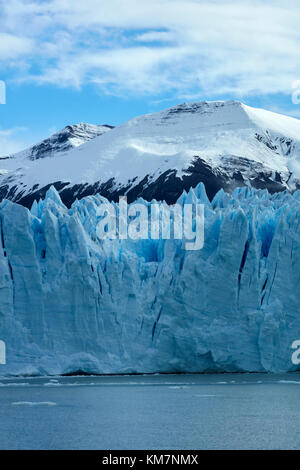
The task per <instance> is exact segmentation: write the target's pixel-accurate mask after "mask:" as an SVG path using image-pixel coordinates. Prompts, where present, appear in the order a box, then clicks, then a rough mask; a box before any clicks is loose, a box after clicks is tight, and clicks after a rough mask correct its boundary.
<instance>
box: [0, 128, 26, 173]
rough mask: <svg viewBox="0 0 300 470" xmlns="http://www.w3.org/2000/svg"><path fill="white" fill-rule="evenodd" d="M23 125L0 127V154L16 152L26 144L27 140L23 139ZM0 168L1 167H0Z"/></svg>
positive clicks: (5, 154)
mask: <svg viewBox="0 0 300 470" xmlns="http://www.w3.org/2000/svg"><path fill="white" fill-rule="evenodd" d="M26 130H27V129H25V128H23V127H14V128H12V129H3V128H0V155H1V157H3V156H7V155H9V154H11V153H15V152H18V151H20V150H22V149H24V148H25V147H27V146H28V142H26V140H24V139H23V137H24V134H23V133H24V131H26ZM0 161H1V160H0ZM0 170H1V167H0Z"/></svg>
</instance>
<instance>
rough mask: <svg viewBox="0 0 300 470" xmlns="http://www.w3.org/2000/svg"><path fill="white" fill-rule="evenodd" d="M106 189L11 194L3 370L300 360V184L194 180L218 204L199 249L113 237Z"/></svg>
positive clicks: (0, 288) (1, 298)
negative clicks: (63, 194)
mask: <svg viewBox="0 0 300 470" xmlns="http://www.w3.org/2000/svg"><path fill="white" fill-rule="evenodd" d="M106 202H107V200H106V199H105V198H104V197H102V196H100V195H94V196H88V197H85V198H83V199H81V200H76V201H75V202H74V203H73V204H72V206H71V208H67V207H66V206H65V205H64V204H63V203H62V201H61V198H60V196H59V193H58V192H57V191H56V189H55V188H54V187H53V186H52V187H51V188H50V189H49V190H48V192H47V194H46V197H45V199H44V200H40V201H39V202H36V201H35V202H34V204H33V206H32V208H31V210H28V209H27V208H26V207H23V206H21V205H19V204H16V203H14V202H11V201H9V200H3V201H2V202H1V204H0V222H1V244H0V340H2V341H5V344H6V353H7V360H6V364H1V365H0V375H42V374H49V375H52V374H53V375H54V374H72V373H79V372H80V373H90V374H121V373H122V374H127V373H128V374H129V373H158V372H159V373H178V372H191V373H192V372H242V371H245V372H247V371H255V372H265V371H268V372H283V371H295V370H297V366H295V365H294V364H293V363H292V361H291V356H292V353H293V351H292V349H291V345H292V343H293V342H294V341H295V340H298V339H300V314H299V306H300V289H299V286H300V232H299V222H300V191H296V192H294V193H293V194H291V193H289V192H288V191H284V192H281V193H275V194H272V195H271V194H269V192H268V191H267V190H258V189H254V188H248V187H243V188H237V189H235V190H234V191H233V193H232V194H228V193H226V192H224V190H222V189H221V190H220V191H219V192H218V193H217V194H216V195H215V197H214V198H213V200H212V201H211V202H210V201H209V199H208V198H207V196H206V192H205V187H204V185H203V184H202V183H200V184H199V185H198V186H196V187H195V188H191V189H190V190H189V192H188V193H187V192H184V193H183V194H182V195H181V196H180V198H179V200H178V203H179V204H185V203H192V202H197V203H201V204H204V205H205V243H204V247H203V249H201V250H198V251H186V250H185V249H184V248H183V241H181V240H172V239H171V240H162V239H160V240H151V239H149V240H129V239H127V240H119V239H116V240H100V239H99V238H98V237H97V232H96V226H97V221H98V215H97V210H98V208H99V206H100V205H101V204H103V203H106ZM139 202H141V203H143V204H146V205H149V204H152V203H153V201H152V202H147V201H143V200H139ZM155 202H156V201H155ZM113 204H115V206H116V207H117V206H118V204H117V203H113ZM298 370H299V366H298Z"/></svg>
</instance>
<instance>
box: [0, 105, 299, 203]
mask: <svg viewBox="0 0 300 470" xmlns="http://www.w3.org/2000/svg"><path fill="white" fill-rule="evenodd" d="M107 131H108V132H107ZM97 134H98V135H97ZM0 163H1V176H0V198H8V199H11V200H13V201H15V202H19V203H21V204H23V205H25V206H27V207H30V206H31V204H32V202H33V200H34V199H39V198H40V197H44V196H45V194H46V191H47V189H48V188H49V187H50V186H51V185H54V186H55V187H56V189H57V190H58V191H59V193H60V196H61V198H62V200H63V202H64V203H65V204H66V205H67V206H68V207H70V205H71V204H72V202H73V201H74V200H75V199H76V198H81V197H83V196H87V195H91V194H97V193H100V194H101V195H103V196H105V197H107V198H108V199H109V200H114V201H116V200H118V197H119V195H124V194H126V195H127V196H128V200H129V202H131V201H134V200H135V199H137V198H138V197H143V198H144V199H145V200H148V201H150V200H152V199H153V198H155V199H157V200H165V201H167V202H168V203H174V202H175V201H176V200H177V199H178V197H179V196H180V194H181V193H182V191H183V190H186V191H188V190H189V188H190V187H195V186H196V185H197V184H198V183H199V182H203V183H204V184H205V186H206V189H207V193H208V196H209V198H210V199H212V198H213V196H214V195H215V194H216V192H217V191H218V190H219V189H220V188H223V189H224V190H226V191H232V190H233V189H234V188H235V187H238V186H239V187H240V186H249V187H250V186H251V187H254V188H258V189H259V188H267V189H268V190H269V191H270V192H271V193H274V192H278V191H283V190H285V189H289V190H292V191H293V190H295V189H297V188H298V187H300V121H299V120H297V119H294V118H291V117H287V116H284V115H280V114H275V113H272V112H270V111H265V110H262V109H256V108H251V107H249V106H246V105H244V104H242V103H240V102H238V101H225V102H224V101H215V102H206V101H205V102H200V103H184V104H181V105H179V106H175V107H172V108H170V109H167V110H165V111H161V112H158V113H154V114H148V115H145V116H140V117H137V118H134V119H131V120H130V121H128V122H126V123H125V124H123V125H121V126H118V127H116V128H112V129H111V128H109V127H105V126H91V125H88V124H86V125H84V124H81V125H79V126H70V127H67V128H65V129H64V130H63V131H61V132H59V133H57V134H55V135H54V136H52V137H50V138H49V139H47V140H46V141H44V142H41V143H40V144H38V145H37V146H34V147H32V148H31V149H28V150H27V151H24V152H21V153H19V154H15V155H12V156H11V157H10V158H6V159H2V160H0Z"/></svg>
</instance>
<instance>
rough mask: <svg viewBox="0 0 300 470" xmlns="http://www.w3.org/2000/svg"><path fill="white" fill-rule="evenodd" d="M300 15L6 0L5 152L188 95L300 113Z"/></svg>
mask: <svg viewBox="0 0 300 470" xmlns="http://www.w3.org/2000/svg"><path fill="white" fill-rule="evenodd" d="M299 24H300V2H299V0H285V1H281V0H280V1H277V0H273V1H270V0H264V1H261V0H251V1H250V0H249V1H248V0H231V1H228V0H210V1H206V0H126V1H125V0H9V1H7V0H5V1H4V0H0V81H1V82H0V101H1V86H2V88H3V83H2V82H4V83H5V85H6V104H0V155H6V154H8V153H11V152H15V151H18V150H21V149H23V148H25V147H27V146H29V145H31V144H32V143H35V142H37V141H39V140H41V139H43V138H46V137H47V136H49V135H50V134H52V133H54V132H56V131H58V130H59V129H61V128H63V127H64V126H65V125H68V124H75V123H78V122H89V123H94V124H111V125H119V124H122V123H123V122H125V121H127V120H128V119H130V118H132V117H134V116H137V115H141V114H145V113H151V112H156V111H160V110H162V109H165V108H168V107H171V106H173V105H176V104H178V103H182V102H185V101H201V100H219V99H221V100H223V99H224V100H226V99H238V100H241V101H243V102H244V103H246V104H248V105H250V106H256V107H263V108H265V109H269V110H272V111H275V112H280V113H284V114H289V115H291V116H294V117H296V118H300V104H298V103H297V102H298V101H299V100H296V101H297V102H295V100H292V93H293V91H294V92H295V90H296V91H297V87H298V89H300V85H299V83H300V27H299ZM297 81H298V84H297ZM293 87H294V88H293ZM2 91H3V90H2ZM299 96H300V91H299ZM293 101H294V102H293Z"/></svg>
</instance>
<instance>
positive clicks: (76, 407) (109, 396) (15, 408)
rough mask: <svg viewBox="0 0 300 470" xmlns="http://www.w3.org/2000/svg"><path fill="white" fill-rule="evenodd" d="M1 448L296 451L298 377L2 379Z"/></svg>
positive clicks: (298, 434)
mask: <svg viewBox="0 0 300 470" xmlns="http://www.w3.org/2000/svg"><path fill="white" fill-rule="evenodd" d="M0 449H99V450H106V449H110V450H117V449H150V450H153V449H162V450H164V449H175V450H179V449H187V450H191V449H197V450H198V449H199V450H200V449H300V374H298V373H295V374H284V375H272V374H218V375H151V376H112V377H109V376H106V377H99V376H98V377H96V376H89V377H44V378H37V377H36V378H21V377H18V378H9V379H8V378H1V377H0Z"/></svg>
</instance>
